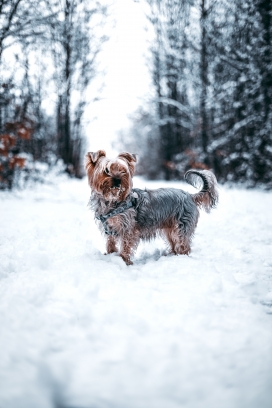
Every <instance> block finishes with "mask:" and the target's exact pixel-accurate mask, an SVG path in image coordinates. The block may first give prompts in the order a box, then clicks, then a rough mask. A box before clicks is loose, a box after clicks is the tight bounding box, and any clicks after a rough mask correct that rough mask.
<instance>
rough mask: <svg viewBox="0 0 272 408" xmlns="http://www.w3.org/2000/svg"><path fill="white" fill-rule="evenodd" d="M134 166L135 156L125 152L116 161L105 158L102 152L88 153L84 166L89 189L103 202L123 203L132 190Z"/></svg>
mask: <svg viewBox="0 0 272 408" xmlns="http://www.w3.org/2000/svg"><path fill="white" fill-rule="evenodd" d="M135 164H136V157H135V155H133V154H130V153H126V152H124V153H120V154H119V155H118V157H117V159H116V160H109V159H108V158H106V153H105V152H104V150H99V151H98V152H96V153H88V154H87V155H86V164H85V166H86V171H87V176H88V180H89V185H90V187H91V189H92V190H93V191H96V193H97V194H99V195H101V196H103V198H104V199H105V201H110V202H121V201H124V200H125V199H126V198H127V196H128V194H129V192H130V190H131V188H132V177H133V175H134V171H135Z"/></svg>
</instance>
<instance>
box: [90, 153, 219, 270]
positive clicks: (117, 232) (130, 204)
mask: <svg viewBox="0 0 272 408" xmlns="http://www.w3.org/2000/svg"><path fill="white" fill-rule="evenodd" d="M135 165H136V156H135V155H134V154H130V153H127V152H124V153H120V154H119V156H118V157H117V158H116V160H110V159H108V158H107V157H106V153H105V152H104V151H103V150H98V152H95V153H91V152H90V153H88V154H87V155H86V171H87V175H88V180H89V185H90V187H91V189H92V193H91V198H90V203H89V204H90V206H91V208H92V209H93V210H94V211H95V217H96V219H98V220H99V226H100V229H101V230H102V232H104V233H105V234H106V235H107V244H106V250H107V254H111V253H113V252H118V248H117V246H119V247H120V248H119V254H120V256H121V257H122V258H123V260H124V261H125V263H126V264H127V265H132V261H131V258H132V256H133V254H134V253H135V251H136V249H137V246H138V244H139V242H140V240H141V239H143V240H150V239H152V238H155V237H156V236H157V235H161V236H163V237H164V238H165V239H166V240H167V242H168V243H169V247H170V253H172V254H175V255H179V254H183V255H188V254H189V253H190V251H191V240H192V237H193V234H194V231H195V228H196V226H197V222H198V217H199V210H198V208H202V209H204V210H205V211H207V212H209V211H210V209H211V208H214V207H215V206H216V204H217V202H218V192H217V188H216V187H217V182H216V178H215V176H214V175H213V173H212V172H210V171H208V170H202V171H199V170H189V171H187V173H186V174H185V180H186V181H187V182H188V183H189V184H191V185H193V186H194V187H197V186H198V185H197V181H202V183H203V185H202V189H201V191H200V192H199V193H197V194H189V193H187V192H185V191H183V190H179V189H175V188H159V189H157V190H140V189H138V188H134V189H133V188H132V178H133V175H134V171H135Z"/></svg>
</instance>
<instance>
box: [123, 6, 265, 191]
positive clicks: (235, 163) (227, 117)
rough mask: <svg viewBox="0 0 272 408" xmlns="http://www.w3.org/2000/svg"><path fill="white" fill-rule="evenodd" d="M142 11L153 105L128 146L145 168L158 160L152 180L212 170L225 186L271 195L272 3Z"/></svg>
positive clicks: (137, 119) (136, 126)
mask: <svg viewBox="0 0 272 408" xmlns="http://www.w3.org/2000/svg"><path fill="white" fill-rule="evenodd" d="M142 3H143V4H145V5H147V6H148V8H147V16H148V19H149V21H150V23H151V26H152V28H153V39H152V42H151V44H150V54H151V58H150V60H149V66H150V72H151V75H152V79H153V97H152V98H151V100H150V101H149V103H148V105H147V106H145V108H144V109H142V112H138V113H137V114H136V115H135V117H134V118H133V121H132V122H133V123H132V126H131V129H129V130H128V131H127V132H125V131H123V132H122V140H123V141H124V143H123V144H124V146H127V145H129V144H130V146H131V145H132V144H133V140H134V141H137V142H136V143H134V146H133V147H134V152H135V153H137V152H138V153H139V156H140V157H141V156H142V158H143V159H142V162H143V161H145V160H146V157H150V158H152V157H154V158H156V161H155V163H153V164H152V166H151V167H152V170H150V172H148V171H147V174H148V176H149V177H155V178H156V177H157V178H159V177H162V176H163V177H164V178H166V179H169V178H176V177H178V178H179V177H181V175H182V174H183V173H184V171H186V170H187V169H188V168H190V167H195V168H212V169H213V170H214V171H215V173H216V175H217V177H218V178H219V180H220V181H227V180H231V181H247V182H248V183H249V184H250V185H256V184H257V183H259V182H261V183H265V184H266V185H267V186H270V187H272V3H271V1H267V0H233V1H232V2H229V1H227V0H142ZM139 115H140V117H139ZM147 118H148V126H145V125H144V123H146V120H147ZM139 125H140V128H141V130H142V132H139ZM139 133H140V134H139ZM150 135H152V150H151V151H150V150H149V152H148V153H147V152H144V153H143V152H142V145H143V146H147V148H148V149H149V147H148V144H146V140H148V139H150ZM149 162H150V160H149ZM144 167H146V166H144V165H143V164H141V163H140V171H141V169H144ZM155 168H156V169H155ZM142 173H143V174H144V173H145V170H143V171H142Z"/></svg>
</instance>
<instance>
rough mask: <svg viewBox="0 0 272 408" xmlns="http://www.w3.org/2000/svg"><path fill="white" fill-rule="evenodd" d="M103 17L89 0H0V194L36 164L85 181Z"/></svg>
mask: <svg viewBox="0 0 272 408" xmlns="http://www.w3.org/2000/svg"><path fill="white" fill-rule="evenodd" d="M107 13H108V10H107V7H106V6H105V5H102V4H100V2H99V1H91V0H61V1H55V0H28V1H26V0H0V188H7V187H8V188H11V187H12V186H13V184H14V182H15V175H16V169H21V168H23V169H24V171H25V172H26V173H29V172H30V168H27V166H28V167H29V166H30V164H31V163H32V164H33V162H35V161H37V160H39V161H41V162H44V163H47V164H49V165H54V164H55V163H56V162H57V161H58V159H61V160H62V161H63V163H64V168H65V171H67V172H68V173H69V174H71V175H74V176H76V177H82V176H83V175H84V172H83V167H82V166H83V163H82V162H83V160H82V157H83V154H84V151H83V150H84V141H85V135H84V126H83V118H84V112H85V108H86V105H87V103H88V102H90V101H91V100H92V99H95V97H96V95H90V97H87V92H88V89H89V85H90V83H91V82H92V80H93V79H94V78H95V76H96V74H97V66H96V60H97V55H98V54H99V52H100V50H101V47H102V45H103V43H104V42H105V41H106V39H107V38H106V36H105V35H104V34H103V25H104V22H105V19H106V17H107ZM22 129H25V130H26V132H25V133H24V132H23V131H22ZM15 158H16V160H15ZM19 159H21V160H19ZM26 159H27V160H26ZM32 167H33V166H32Z"/></svg>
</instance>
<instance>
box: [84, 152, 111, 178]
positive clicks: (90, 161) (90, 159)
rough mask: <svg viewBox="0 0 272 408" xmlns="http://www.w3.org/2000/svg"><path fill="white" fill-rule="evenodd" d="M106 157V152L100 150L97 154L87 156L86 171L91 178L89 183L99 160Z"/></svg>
mask: <svg viewBox="0 0 272 408" xmlns="http://www.w3.org/2000/svg"><path fill="white" fill-rule="evenodd" d="M105 156H106V152H105V151H104V150H98V151H97V152H89V153H87V154H86V156H85V169H86V172H87V175H88V177H89V182H90V178H91V176H92V173H93V170H94V168H95V165H96V163H97V161H98V159H99V158H100V157H105Z"/></svg>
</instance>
